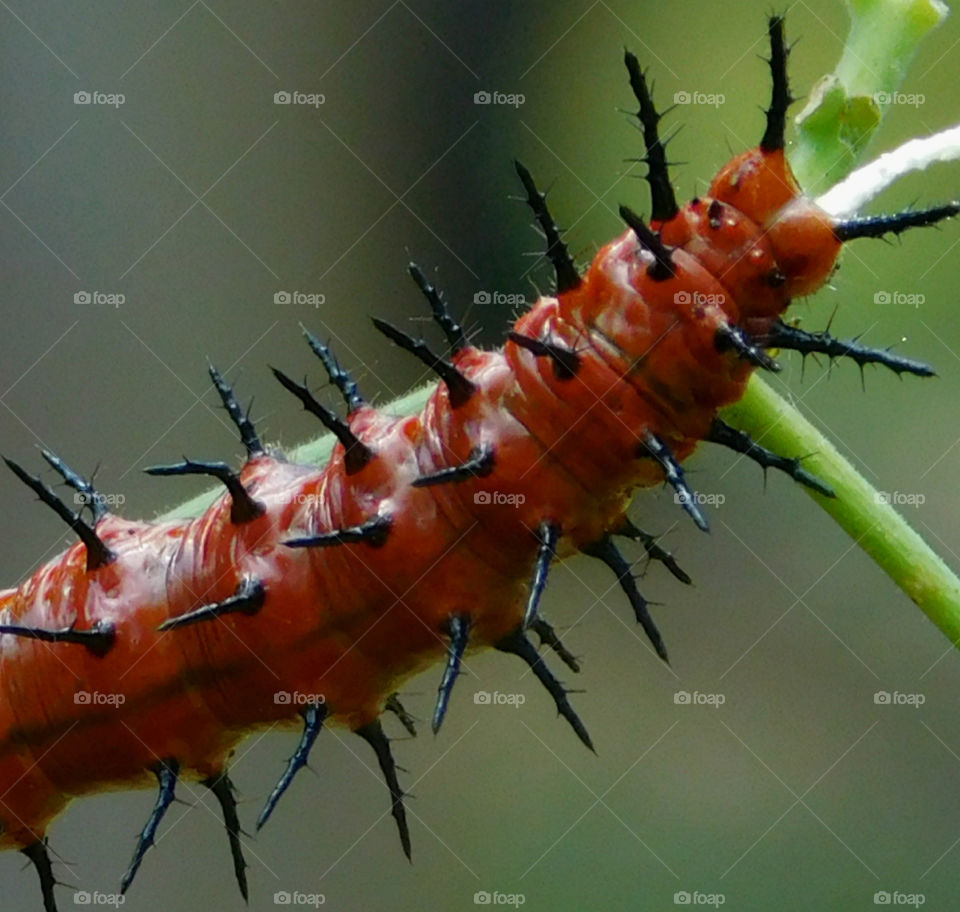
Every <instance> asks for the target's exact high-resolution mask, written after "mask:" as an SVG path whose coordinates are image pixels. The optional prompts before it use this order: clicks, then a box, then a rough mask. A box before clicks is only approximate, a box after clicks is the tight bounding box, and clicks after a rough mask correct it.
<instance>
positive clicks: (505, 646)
mask: <svg viewBox="0 0 960 912" xmlns="http://www.w3.org/2000/svg"><path fill="white" fill-rule="evenodd" d="M494 649H498V650H500V652H508V653H510V655H515V656H519V657H520V658H521V659H523V661H524V662H526V663H527V665H529V666H530V670H531V671H532V672H533V673H534V675H535V676H536V678H537V680H538V681H539V682H540V683H541V684H542V685H543V686H544V687H545V688H546V689H547V693H549V694H550V696H551V697H553V702H554V703H555V704H556V706H557V712H558V713H560V715H561V716H563V718H564V719H566V720H567V722H569V723H570V727H571V728H572V729H573V730H574V732H576V735H577V737H578V738H579V739H580V740H581V741H582V742H583V743H584V744H586V746H587V747H589V748H590V750H592V751H594V753H596V750H595V748H594V746H593V741H592V740H591V739H590V735H589V734H588V733H587V729H586V727H585V726H584V724H583V722H581V721H580V717H579V716H578V715H577V714H576V712H574V709H573V707H572V706H571V705H570V701H569V700H568V699H567V690H566V689H565V688H564V686H563V685H562V684H561V683H560V682H559V681H558V680H557V679H556V678H555V677H554V676H553V672H551V671H550V669H549V668H547V666H546V663H545V662H544V661H543V656H541V655H540V653H539V652H537V649H536V647H535V646H534V645H533V643H531V642H530V641H529V640H528V639H527V638H526V636H524V633H523V629H522V628H520V627H518V628H517V629H516V630H514V631H513V633H509V634H507V635H506V636H505V637H503V638H502V639H500V640H499V641H498V642H496V643H494Z"/></svg>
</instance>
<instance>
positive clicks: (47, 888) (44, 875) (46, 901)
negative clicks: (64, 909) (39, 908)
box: [20, 839, 57, 912]
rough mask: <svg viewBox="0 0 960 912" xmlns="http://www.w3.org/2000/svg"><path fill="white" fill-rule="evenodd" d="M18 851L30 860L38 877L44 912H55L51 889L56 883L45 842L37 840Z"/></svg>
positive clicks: (55, 905) (55, 907)
mask: <svg viewBox="0 0 960 912" xmlns="http://www.w3.org/2000/svg"><path fill="white" fill-rule="evenodd" d="M20 851H21V852H22V853H23V854H24V855H26V857H27V858H29V859H30V861H31V862H32V863H33V866H34V868H35V869H36V871H37V874H38V875H39V877H40V894H41V895H42V896H43V910H44V912H57V900H56V898H55V897H54V895H53V888H54V886H55V885H56V883H57V881H56V879H55V878H54V876H53V865H52V864H51V863H50V851H49V849H47V842H46V840H45V839H38V840H37V841H36V842H34V843H32V844H31V845H28V846H26V847H24V848H22V849H21V850H20Z"/></svg>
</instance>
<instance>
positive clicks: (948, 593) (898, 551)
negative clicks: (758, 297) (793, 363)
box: [724, 376, 960, 645]
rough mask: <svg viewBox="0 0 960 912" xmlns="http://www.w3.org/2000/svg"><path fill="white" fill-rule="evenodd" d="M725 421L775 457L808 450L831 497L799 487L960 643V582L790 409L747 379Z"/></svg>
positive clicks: (808, 462)
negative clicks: (758, 442)
mask: <svg viewBox="0 0 960 912" xmlns="http://www.w3.org/2000/svg"><path fill="white" fill-rule="evenodd" d="M724 418H725V420H727V421H729V422H730V423H731V424H733V425H734V426H735V427H738V428H740V430H743V431H746V432H747V433H748V434H750V435H751V436H752V437H754V439H756V440H758V441H759V440H761V439H762V441H763V445H764V446H766V447H769V448H770V449H772V450H773V451H774V452H777V453H810V454H812V455H810V456H809V458H807V459H804V466H805V468H807V469H809V470H810V471H811V472H813V473H814V474H815V475H817V476H818V477H820V478H822V479H823V480H824V481H827V482H828V483H829V484H830V485H831V487H833V489H834V491H835V492H836V494H837V496H836V497H835V498H831V497H823V496H822V495H820V494H817V493H816V492H815V491H811V490H810V489H809V488H804V490H805V491H806V492H807V493H808V494H809V495H810V496H811V497H812V498H813V499H814V500H815V501H816V502H817V503H818V504H819V505H820V506H821V507H822V508H823V509H824V510H826V511H827V513H829V514H830V515H831V516H832V517H833V518H834V519H835V520H836V521H837V523H839V525H840V526H841V527H842V528H843V529H844V530H845V531H846V532H847V534H848V535H849V536H850V537H851V538H852V539H853V540H854V541H855V542H856V543H857V544H858V545H859V546H860V547H861V548H863V550H864V551H866V552H867V554H869V555H870V557H871V558H873V560H874V561H875V562H876V563H877V565H878V566H879V567H880V568H881V569H882V570H883V571H884V572H886V573H887V574H888V575H889V576H890V578H891V579H893V581H894V582H895V583H896V584H897V585H898V586H899V587H900V588H901V589H902V590H903V591H904V592H905V593H906V594H907V595H908V596H910V598H911V599H913V601H914V602H915V603H916V604H917V605H918V606H919V607H920V608H921V610H922V611H923V612H924V613H925V614H926V615H927V617H929V618H930V620H931V621H933V622H934V624H936V625H937V626H938V627H939V628H940V629H941V630H942V631H943V632H944V633H945V634H946V635H947V637H948V638H949V639H950V641H951V642H952V643H954V644H955V645H956V644H957V643H958V641H960V579H957V577H956V576H955V575H954V574H953V573H952V571H951V570H950V568H949V567H947V565H946V564H945V563H944V562H943V561H942V560H941V559H940V558H939V557H938V556H937V555H936V554H935V553H934V552H933V551H932V550H931V549H930V546H929V545H928V544H927V543H926V542H925V541H924V540H923V539H922V538H921V537H920V536H919V535H918V534H917V533H916V532H915V531H914V530H913V529H912V528H911V527H910V526H909V525H908V523H907V521H906V520H905V519H904V518H903V517H902V516H901V515H900V514H899V513H897V511H896V510H894V509H893V507H892V506H890V505H889V504H888V503H886V502H885V500H886V499H887V498H885V497H883V496H882V495H881V494H879V493H878V492H877V491H875V490H874V489H873V488H872V487H871V486H870V485H869V484H868V483H867V481H866V480H865V479H864V478H863V476H862V475H861V474H860V473H859V472H857V470H856V469H854V468H853V466H851V465H850V464H849V463H848V462H847V461H846V460H845V459H844V458H843V456H841V455H840V453H839V452H837V449H836V447H834V445H833V444H832V443H831V442H830V441H829V440H828V439H827V438H826V437H824V436H823V435H822V434H821V433H820V432H819V431H818V430H817V429H816V428H815V427H814V426H813V425H812V424H810V422H809V421H807V420H806V418H804V417H803V416H802V415H801V414H800V413H799V412H798V411H797V410H796V409H795V408H794V407H793V406H791V405H789V404H788V403H787V402H785V401H784V400H783V399H781V398H780V396H778V395H777V394H776V393H775V392H774V391H773V390H772V389H771V388H770V387H769V386H768V385H767V384H766V383H764V382H762V381H761V380H759V378H757V377H756V376H754V378H753V380H752V381H751V383H750V386H749V387H748V389H747V394H746V395H745V396H744V397H743V398H742V399H741V400H740V401H739V402H738V403H736V404H735V405H732V406H730V407H729V408H727V409H726V410H725V412H724Z"/></svg>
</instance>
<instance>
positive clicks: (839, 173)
mask: <svg viewBox="0 0 960 912" xmlns="http://www.w3.org/2000/svg"><path fill="white" fill-rule="evenodd" d="M847 7H848V10H849V12H850V17H851V27H850V35H849V37H848V39H847V43H846V45H845V46H844V51H843V56H842V57H841V59H840V62H839V64H838V66H837V69H836V72H835V73H833V74H831V75H829V76H827V77H825V78H824V79H823V80H822V81H821V83H820V84H819V85H818V86H817V87H816V88H815V89H814V91H813V92H812V93H811V103H810V104H809V105H808V106H807V108H806V109H805V110H804V111H803V112H802V113H801V114H800V116H799V117H798V125H799V130H798V140H797V143H796V145H795V147H794V148H793V149H792V150H791V157H790V162H791V165H792V166H793V168H794V171H795V172H796V175H797V179H798V181H799V182H800V185H801V186H802V187H805V188H807V189H808V191H811V192H812V190H814V189H816V188H818V187H819V188H821V189H823V188H824V187H828V186H830V185H832V184H834V183H836V182H837V181H838V180H840V179H841V178H843V177H845V176H846V175H847V174H848V173H849V172H850V171H851V170H852V169H853V167H854V166H855V165H856V164H857V161H858V160H859V158H860V157H861V155H862V153H863V150H864V148H865V147H866V145H867V142H868V141H869V139H870V138H871V136H872V135H873V134H874V132H875V131H876V129H877V127H879V126H880V122H881V120H882V117H883V114H884V112H885V108H886V107H887V106H888V105H887V104H886V103H885V102H886V98H887V97H889V95H891V94H892V93H894V92H896V91H897V90H898V89H899V88H900V84H901V81H902V80H903V77H904V75H905V74H906V71H907V67H908V66H909V64H910V62H911V61H912V59H913V56H914V53H915V52H916V49H917V46H918V45H919V43H920V41H921V40H922V39H923V37H924V36H925V35H927V34H928V33H929V32H930V30H931V29H933V28H934V27H935V26H936V25H938V24H939V23H940V22H941V20H942V19H943V17H944V16H945V15H946V12H947V10H946V7H944V6H943V4H941V3H939V2H938V0H847ZM724 417H725V419H726V420H727V421H729V422H730V423H731V424H733V425H734V426H735V427H738V428H740V430H743V431H746V432H747V433H749V434H751V436H754V437H755V438H757V439H760V438H762V439H763V440H764V445H765V446H769V447H770V448H771V449H773V450H775V451H776V452H781V453H791V454H793V453H813V454H815V455H813V456H811V457H810V458H809V464H808V467H809V468H810V470H811V471H813V472H814V473H816V474H817V475H818V476H820V477H821V478H823V479H824V480H825V481H828V482H829V483H830V484H831V485H832V486H833V488H834V490H835V491H836V493H837V497H836V498H835V499H832V498H827V497H822V496H820V495H819V494H816V493H813V492H810V491H809V490H808V493H810V495H811V496H812V497H813V498H814V500H816V501H817V503H818V504H819V505H820V506H821V507H822V508H823V509H824V510H826V512H827V513H829V514H830V515H831V516H832V517H833V518H834V519H835V520H836V521H837V523H839V524H840V526H841V527H842V528H843V529H844V530H845V531H846V532H847V534H849V535H850V537H851V538H852V539H853V540H854V541H855V542H856V543H857V544H858V545H859V546H860V547H861V548H863V550H864V551H866V553H867V554H869V555H870V557H871V558H873V560H874V561H875V562H876V563H877V564H878V566H880V568H881V569H883V570H884V571H885V572H886V573H887V574H888V575H889V576H890V578H891V579H892V580H893V581H894V582H895V583H896V584H897V585H898V586H899V587H900V588H901V589H902V590H903V591H904V592H905V593H906V594H907V595H908V596H910V598H911V599H912V600H913V601H914V602H915V603H916V604H917V605H918V606H919V607H920V608H921V610H923V611H924V613H925V614H926V615H927V616H928V617H929V618H930V620H932V621H933V622H934V623H935V624H936V625H937V627H939V628H940V629H941V630H942V631H943V632H944V633H945V634H946V636H947V637H948V638H949V640H950V641H951V642H952V643H954V644H957V643H958V642H960V579H958V578H957V577H956V575H955V574H954V573H952V572H951V570H950V569H949V568H948V567H947V566H946V564H944V562H943V561H942V560H941V559H940V558H939V557H938V556H937V555H936V554H935V553H934V552H933V550H932V549H931V548H930V546H929V545H928V544H927V543H926V542H925V541H924V540H923V539H922V538H921V537H920V536H919V535H918V534H917V533H916V532H915V531H914V530H913V529H912V528H911V527H910V526H909V525H908V523H907V521H906V520H905V519H904V518H903V517H902V516H900V514H898V513H897V512H896V510H894V509H893V507H891V506H890V505H889V504H888V503H886V502H885V498H883V497H882V496H881V495H880V493H879V492H878V491H876V490H875V489H874V488H873V487H871V486H870V485H869V484H868V483H867V481H866V479H864V478H863V476H862V475H860V474H859V473H858V472H857V471H856V469H854V468H853V466H851V465H850V464H849V463H848V462H847V461H846V460H845V459H844V458H843V457H842V456H841V455H840V453H839V452H837V449H836V448H835V447H834V446H833V444H832V443H831V442H830V441H829V440H827V439H826V438H825V437H824V436H823V435H822V434H821V433H820V432H819V431H818V430H817V429H816V428H815V427H814V426H813V425H812V424H811V423H810V422H809V421H807V420H806V419H805V418H804V417H803V415H801V414H800V412H799V411H797V409H795V408H794V407H793V406H791V405H789V404H788V403H786V402H785V401H784V400H783V399H781V398H780V397H779V396H778V395H777V394H776V393H774V392H773V390H772V389H771V388H770V387H769V386H768V385H767V384H766V383H764V382H763V381H762V380H761V379H760V378H759V377H757V376H754V377H753V378H752V379H751V381H750V384H749V386H748V388H747V393H746V395H745V396H744V397H743V399H741V400H740V401H739V402H738V403H737V404H736V405H733V406H730V407H729V408H727V409H725V410H724Z"/></svg>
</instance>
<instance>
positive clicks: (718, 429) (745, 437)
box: [704, 418, 837, 497]
mask: <svg viewBox="0 0 960 912" xmlns="http://www.w3.org/2000/svg"><path fill="white" fill-rule="evenodd" d="M704 439H705V440H708V441H709V442H710V443H718V444H720V445H721V446H725V447H729V448H730V449H731V450H734V451H735V452H737V453H742V454H743V455H744V456H746V457H747V458H749V459H752V460H753V461H754V462H756V463H757V464H758V465H761V466H762V467H763V470H764V472H766V470H767V469H768V468H772V469H779V470H780V471H781V472H786V474H787V475H789V476H790V477H791V478H792V479H793V480H794V481H799V482H800V484H802V485H806V486H807V487H808V488H811V489H812V490H814V491H817V492H818V493H819V494H823V496H824V497H836V496H837V495H836V493H835V492H834V490H833V488H831V487H830V485H828V484H827V483H826V482H825V481H821V480H820V479H819V478H817V476H816V475H813V474H811V473H810V472H808V471H807V470H806V469H805V468H804V467H803V464H802V463H801V461H800V459H799V458H797V457H796V456H794V457H792V458H790V457H787V456H780V455H778V454H777V453H774V452H772V451H771V450H768V449H767V448H766V447H762V446H760V444H759V443H756V442H755V441H754V440H753V438H752V437H751V436H750V435H749V434H745V433H744V432H743V431H738V430H737V429H736V428H733V427H730V425H729V424H727V423H726V422H725V421H723V420H721V419H720V418H714V419H713V424H711V425H710V432H709V433H708V434H707V436H706V437H705V438H704Z"/></svg>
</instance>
